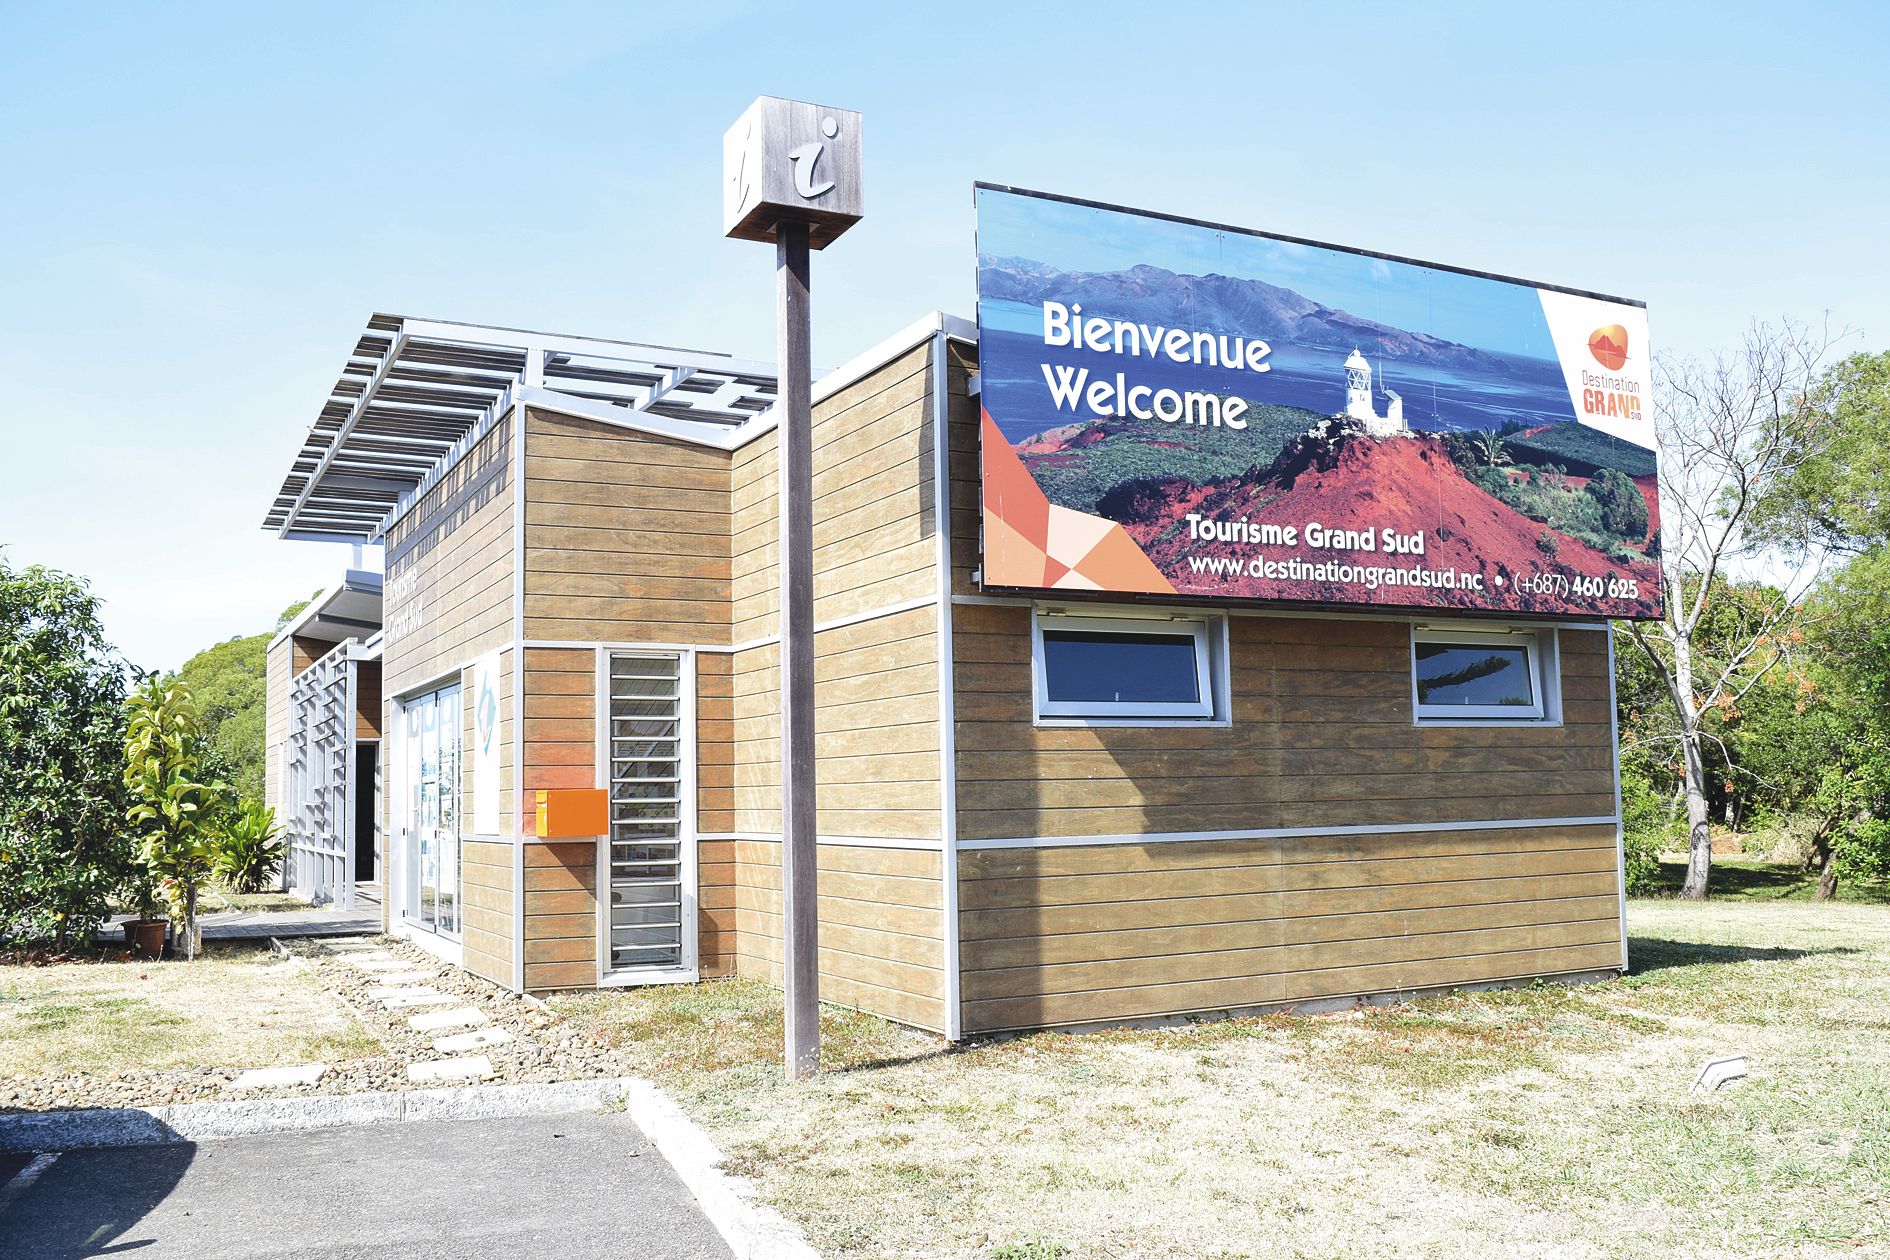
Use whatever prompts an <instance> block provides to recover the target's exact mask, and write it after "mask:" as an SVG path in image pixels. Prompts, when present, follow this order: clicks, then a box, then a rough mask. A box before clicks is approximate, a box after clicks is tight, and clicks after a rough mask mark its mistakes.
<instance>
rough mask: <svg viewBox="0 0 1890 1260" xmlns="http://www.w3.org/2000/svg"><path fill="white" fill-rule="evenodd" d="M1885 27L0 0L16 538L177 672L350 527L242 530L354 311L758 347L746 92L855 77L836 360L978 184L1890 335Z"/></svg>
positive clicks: (812, 92) (1629, 10) (1188, 11)
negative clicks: (291, 539) (733, 195)
mask: <svg viewBox="0 0 1890 1260" xmlns="http://www.w3.org/2000/svg"><path fill="white" fill-rule="evenodd" d="M784 12H785V13H787V14H788V16H786V17H783V16H782V14H783V13H784ZM1886 60H1890V18H1886V17H1885V16H1884V12H1883V11H1882V10H1881V9H1880V8H1878V7H1877V6H1873V5H1863V4H1859V5H1852V6H1838V5H1820V4H1800V5H1794V6H1792V7H1791V8H1789V9H1783V10H1781V9H1779V8H1778V7H1777V6H1776V5H1765V6H1761V5H1757V4H1751V5H1683V4H1663V5H1659V6H1626V5H1595V4H1582V5H1568V6H1555V7H1550V6H1518V5H1513V4H1480V5H1450V4H1437V5H1423V6H1419V5H1391V4H1384V5H1348V6H1327V5H1306V4H1297V5H1292V6H1284V5H1266V6H1262V5H1253V6H1222V5H1188V4H1177V3H1168V4H1162V5H1158V6H1150V5H1146V4H1132V5H1131V4H1124V5H1113V4H1107V3H1092V4H1088V5H1084V6H1082V7H1081V8H1080V9H1077V8H1070V9H1060V8H1051V7H1049V6H1026V5H1018V4H1015V3H1007V4H1003V5H981V4H962V5H954V6H889V5H862V6H850V5H847V4H844V3H829V4H823V5H820V6H815V7H812V8H809V7H807V6H780V5H717V4H697V5H691V6H662V7H656V6H647V7H646V6H625V5H598V6H582V5H568V4H555V3H554V4H533V5H530V6H523V5H520V6H506V5H491V4H464V3H461V4H451V5H426V4H400V5H386V4H376V5H366V4H361V5H346V4H309V5H272V6H254V5H252V6H237V5H225V6H214V5H188V4H184V5H164V6H133V5H113V6H107V5H73V4H50V3H49V4H37V3H20V2H19V0H0V119H3V120H4V122H0V169H4V170H5V171H6V173H7V174H6V178H5V179H4V180H3V181H0V234H3V235H0V239H4V240H5V241H6V247H5V248H4V249H0V295H4V297H5V299H6V300H5V301H4V302H0V390H3V391H4V403H0V544H4V545H6V547H7V553H8V555H9V557H10V559H11V561H12V562H13V563H15V564H23V563H33V562H41V563H47V564H52V565H57V566H59V567H63V568H67V569H71V570H75V571H77V572H80V573H84V574H87V575H89V576H91V577H92V578H93V580H94V581H95V584H96V586H97V589H98V590H99V591H100V593H101V594H103V595H104V596H105V598H106V600H107V624H108V628H109V629H110V631H111V632H112V634H113V635H114V636H115V637H116V639H117V640H118V641H119V642H120V643H121V644H122V645H123V646H124V647H125V649H126V650H127V652H128V653H129V654H130V655H131V656H132V658H133V659H134V660H136V661H137V662H139V663H140V664H142V665H145V666H173V665H176V664H178V663H180V662H181V661H182V660H183V658H184V657H185V656H187V655H188V654H189V653H190V652H191V651H192V650H194V649H195V648H197V647H200V646H203V645H205V644H208V643H210V642H213V641H215V640H217V639H219V638H222V637H226V636H228V635H231V634H236V633H244V632H250V631H254V630H259V629H263V628H266V627H267V626H268V625H269V624H271V623H272V622H273V619H274V616H275V613H276V611H277V610H278V609H279V608H280V607H281V606H282V605H283V604H285V603H287V602H288V601H289V600H290V599H292V598H295V597H297V596H298V595H304V594H306V593H307V592H308V591H309V590H310V589H312V588H313V587H315V586H317V585H319V584H321V582H323V581H324V580H326V579H327V578H328V577H329V576H331V575H332V574H333V572H334V571H335V570H336V569H338V568H339V566H340V565H341V564H342V563H344V562H345V560H346V558H347V553H346V551H345V549H341V548H335V547H331V546H324V545H318V544H306V543H285V542H280V541H276V540H274V539H272V538H270V537H268V536H267V535H265V534H264V533H263V532H262V531H261V530H260V528H259V524H260V521H261V517H262V514H263V511H264V509H265V508H266V506H267V504H268V501H269V499H270V498H271V496H272V494H273V492H274V490H275V487H276V486H277V485H278V484H279V483H280V481H281V478H282V474H283V472H284V471H285V469H286V468H287V465H288V463H289V460H290V458H291V456H292V454H293V453H294V451H295V449H296V447H297V445H298V444H299V443H300V440H301V438H302V435H303V434H304V432H305V431H306V429H307V427H308V424H309V422H310V420H312V419H313V418H314V415H315V412H316V410H317V409H318V408H319V406H320V405H321V402H322V400H323V398H324V397H325V396H326V393H327V391H328V389H329V387H330V386H331V385H332V383H333V381H334V378H335V376H336V374H337V372H338V371H339V369H340V367H341V364H342V361H343V358H344V356H345V355H346V353H347V351H348V349H349V348H350V347H351V346H352V344H353V342H354V339H355V337H356V336H357V335H358V334H359V332H360V329H361V327H362V324H363V322H364V321H365V319H366V318H367V316H368V314H369V313H370V312H372V311H375V310H386V311H395V312H400V313H407V314H416V315H427V316H436V317H441V318H447V319H461V320H469V321H475V322H488V323H496V324H507V325H514V326H523V327H538V328H549V329H554V330H559V331H569V332H582V333H589V334H594V335H600V336H618V337H627V338H632V339H638V340H647V341H658V342H665V343H670V344H679V345H698V346H702V347H705V348H711V349H719V350H725V351H728V352H731V353H734V354H737V355H742V356H746V357H755V358H771V357H772V349H771V347H772V321H773V303H772V293H771V289H770V257H769V254H768V251H767V249H766V248H765V247H763V246H757V245H750V244H743V243H738V242H730V241H724V240H723V239H721V235H720V204H719V197H720V163H721V148H720V141H721V135H722V132H723V131H724V130H725V129H726V128H727V127H728V125H729V124H730V123H731V122H732V121H733V120H734V119H735V117H736V116H737V115H738V114H739V113H740V112H741V110H742V109H743V108H744V107H745V106H746V105H747V103H748V102H749V100H751V99H752V98H753V97H754V96H755V95H756V94H758V93H763V92H766V93H772V94H775V95H781V96H795V97H801V98H803V99H811V100H816V101H821V102H824V103H828V104H833V105H839V106H845V107H848V108H853V109H858V110H861V111H862V112H863V113H864V115H865V126H866V158H867V163H868V167H867V208H868V215H869V217H868V218H867V220H866V221H865V222H864V223H862V224H861V225H860V226H859V227H858V228H856V229H855V230H854V231H853V232H852V233H850V234H849V235H848V236H847V237H846V238H845V239H843V240H842V241H841V242H840V243H839V244H838V245H836V246H835V247H834V248H832V249H831V250H828V251H827V252H826V253H825V254H823V255H821V256H820V257H819V259H818V260H817V262H816V266H815V276H814V310H815V318H816V321H817V327H816V333H815V342H814V346H815V357H816V360H817V361H819V362H825V363H837V362H840V361H843V360H845V359H846V358H848V357H850V356H851V355H852V354H853V353H854V352H856V351H857V350H859V349H861V348H863V347H865V346H866V345H869V344H871V343H872V342H874V341H876V340H878V339H879V338H881V337H883V336H884V335H886V334H887V333H889V332H890V331H892V330H894V329H896V328H898V327H900V326H903V325H904V324H906V323H908V322H910V321H911V320H912V319H914V318H916V317H918V316H919V315H922V314H923V313H925V312H927V311H929V310H932V309H934V308H940V307H942V308H944V309H947V310H950V311H953V312H956V313H959V314H963V315H970V314H971V313H972V285H973V240H972V203H971V184H972V181H973V180H977V179H984V180H990V181H993V182H997V183H1007V184H1016V185H1020V186H1024V187H1030V188H1040V189H1045V190H1049V191H1054V192H1059V193H1066V194H1069V195H1072V196H1080V197H1089V198H1094V199H1097V200H1102V201H1109V202H1115V203H1120V204H1125V205H1140V206H1147V207H1150V208H1153V209H1158V210H1163V211H1167V212H1170V213H1175V214H1183V215H1188V216H1191V217H1196V218H1202V219H1208V220H1213V221H1218V222H1225V223H1236V224H1243V225H1252V226H1255V227H1262V228H1266V229H1268V230H1271V231H1277V232H1280V233H1283V234H1287V235H1292V236H1301V237H1309V238H1312V239H1316V240H1330V241H1337V242H1341V243H1344V244H1348V245H1356V246H1360V247H1365V248H1371V249H1376V250H1382V251H1384V252H1386V253H1392V254H1399V255H1404V256H1407V257H1414V258H1425V259H1435V260H1438V261H1442V262H1448V263H1452V264H1456V265H1461V266H1465V267H1473V268H1476V269H1479V270H1485V271H1492V272H1498V273H1503V274H1509V275H1521V276H1527V277H1530V278H1533V279H1541V280H1545V281H1551V282H1554V283H1560V284H1568V285H1573V286H1576V287H1582V288H1590V289H1594V290H1598V291H1600V292H1606V293H1619V294H1625V295H1628V296H1632V297H1638V298H1641V299H1644V300H1645V301H1646V302H1647V303H1648V306H1649V318H1650V321H1651V327H1652V330H1653V336H1654V339H1655V341H1656V343H1657V344H1658V345H1661V346H1664V347H1666V348H1668V349H1672V350H1681V351H1687V352H1701V351H1706V350H1710V349H1712V348H1713V347H1716V346H1720V345H1725V344H1727V343H1729V342H1730V341H1732V340H1733V339H1734V338H1735V337H1737V336H1738V334H1739V332H1740V330H1741V328H1742V327H1743V325H1744V324H1745V323H1746V321H1747V320H1749V319H1751V318H1755V317H1757V318H1768V319H1773V320H1776V319H1778V318H1780V317H1782V316H1791V317H1796V318H1799V319H1804V320H1810V321H1819V320H1822V319H1824V318H1825V316H1826V313H1827V312H1829V316H1830V319H1831V321H1832V322H1833V323H1834V324H1836V325H1839V326H1848V327H1851V328H1854V329H1857V330H1859V332H1860V336H1859V337H1858V338H1857V339H1855V340H1854V341H1852V342H1851V343H1849V344H1851V345H1853V346H1855V347H1856V348H1859V349H1863V348H1872V349H1882V348H1885V347H1887V346H1890V247H1886V246H1885V244H1884V242H1883V239H1882V229H1883V213H1882V209H1881V208H1882V207H1883V206H1884V205H1886V204H1890V173H1887V172H1886V168H1885V165H1884V164H1883V163H1882V162H1881V161H1879V160H1878V153H1879V151H1880V148H1881V145H1882V137H1881V130H1882V127H1883V125H1884V123H1885V121H1886V120H1887V119H1890V87H1887V86H1886V83H1887V82H1890V76H1885V75H1884V74H1883V73H1882V69H1881V67H1882V66H1883V65H1884V64H1885V63H1886Z"/></svg>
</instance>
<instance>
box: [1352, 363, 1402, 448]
mask: <svg viewBox="0 0 1890 1260" xmlns="http://www.w3.org/2000/svg"><path fill="white" fill-rule="evenodd" d="M1385 397H1386V398H1387V399H1388V400H1389V403H1388V405H1387V406H1386V408H1385V414H1384V415H1382V416H1381V415H1379V414H1378V409H1377V407H1376V406H1375V405H1374V403H1373V400H1372V365H1371V364H1370V363H1369V362H1368V361H1367V360H1366V358H1365V356H1364V355H1362V354H1360V353H1359V351H1358V347H1357V346H1354V347H1352V357H1351V358H1349V359H1347V360H1346V361H1345V417H1346V419H1348V420H1356V421H1357V422H1358V423H1359V424H1360V425H1362V426H1364V429H1365V434H1366V436H1367V437H1375V438H1380V437H1396V436H1397V435H1399V434H1401V433H1409V432H1410V431H1411V430H1410V428H1409V426H1407V425H1406V424H1405V422H1404V399H1402V398H1400V397H1398V395H1397V394H1396V393H1394V392H1392V391H1391V390H1389V389H1388V390H1386V391H1385Z"/></svg>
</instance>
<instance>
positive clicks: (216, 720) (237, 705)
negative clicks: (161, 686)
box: [177, 591, 320, 801]
mask: <svg viewBox="0 0 1890 1260" xmlns="http://www.w3.org/2000/svg"><path fill="white" fill-rule="evenodd" d="M316 594H318V595H319V594H320V592H319V591H318V592H316ZM313 598H314V596H311V597H310V599H313ZM310 599H303V600H297V601H296V602H295V603H293V604H290V605H289V606H288V607H287V608H285V609H283V610H282V615H281V616H279V617H277V618H276V627H275V630H274V631H272V632H270V633H265V634H252V635H245V636H238V637H235V638H229V639H225V640H224V641H223V642H221V643H218V644H215V645H213V646H211V647H207V648H205V649H204V650H203V651H201V652H199V653H197V654H196V655H195V656H193V657H191V658H190V659H189V660H188V661H185V662H184V667H183V668H182V669H180V670H179V671H177V678H178V681H179V682H181V683H183V684H184V686H185V687H186V688H188V689H189V691H190V694H191V696H192V698H193V699H194V700H195V701H196V704H197V709H198V712H199V714H200V715H201V717H202V721H203V727H204V734H205V736H206V737H207V738H208V740H209V743H210V748H211V750H212V754H213V756H212V760H213V761H214V763H215V770H216V773H217V775H218V776H219V777H221V778H224V779H226V780H228V781H229V783H230V785H231V786H232V787H234V788H236V789H237V791H239V792H241V793H242V794H243V795H244V796H246V797H249V798H250V799H252V800H258V801H259V800H261V799H262V796H263V775H264V766H265V757H264V743H265V739H264V729H265V722H266V720H267V715H266V708H267V702H268V678H267V674H268V656H269V640H270V639H272V638H274V637H275V635H276V634H278V633H280V632H281V631H282V629H283V627H284V626H287V625H288V624H289V622H291V621H292V620H294V619H295V615H296V614H297V613H299V612H301V611H302V610H303V609H304V608H306V607H308V605H309V602H310Z"/></svg>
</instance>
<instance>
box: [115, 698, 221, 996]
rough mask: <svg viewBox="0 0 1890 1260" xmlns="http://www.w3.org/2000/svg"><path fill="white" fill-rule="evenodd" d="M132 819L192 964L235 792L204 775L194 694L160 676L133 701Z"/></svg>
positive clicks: (129, 753)
mask: <svg viewBox="0 0 1890 1260" xmlns="http://www.w3.org/2000/svg"><path fill="white" fill-rule="evenodd" d="M125 707H126V709H127V710H128V712H129V715H130V721H129V722H128V723H127V734H126V737H125V795H126V797H127V799H128V800H129V801H130V802H131V808H130V809H129V810H127V811H126V813H125V819H126V821H127V822H129V823H130V824H131V826H132V828H133V831H134V834H135V835H136V837H137V840H138V858H139V861H140V864H141V865H142V866H143V867H144V869H145V870H147V871H149V872H150V873H151V876H152V878H153V879H154V880H155V881H156V887H155V888H154V890H153V891H155V892H156V893H157V894H158V895H159V896H161V897H163V898H164V900H165V902H166V904H168V905H169V906H170V910H171V917H172V918H174V919H175V920H176V921H177V924H178V928H179V933H180V937H181V940H180V945H181V948H182V950H183V955H184V959H185V961H187V962H188V961H194V960H195V959H196V957H197V950H198V947H199V946H200V945H201V943H202V935H201V933H200V932H199V930H198V927H197V891H198V889H200V888H201V887H202V886H203V884H204V883H205V882H206V881H207V880H208V879H209V878H210V877H211V875H212V874H213V873H215V869H216V859H217V846H216V840H217V836H216V832H215V821H216V813H217V811H218V809H219V807H220V806H221V805H222V803H223V801H224V799H225V798H226V797H227V794H228V789H227V788H226V787H225V786H224V785H223V784H221V783H206V782H204V781H203V780H202V772H203V769H204V765H203V747H204V738H203V729H202V726H201V724H200V721H199V718H198V715H197V706H196V705H195V704H193V703H192V702H191V699H190V692H189V690H188V689H187V688H185V687H184V686H183V684H181V683H179V682H177V681H176V680H175V679H171V680H168V681H166V680H163V679H159V678H158V677H157V676H156V675H153V676H151V677H149V678H147V679H146V680H145V681H144V684H143V685H142V686H140V687H139V688H138V689H137V690H136V691H135V692H133V693H132V694H131V696H130V697H128V698H127V699H126V701H125Z"/></svg>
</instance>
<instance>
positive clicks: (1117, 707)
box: [1030, 608, 1227, 726]
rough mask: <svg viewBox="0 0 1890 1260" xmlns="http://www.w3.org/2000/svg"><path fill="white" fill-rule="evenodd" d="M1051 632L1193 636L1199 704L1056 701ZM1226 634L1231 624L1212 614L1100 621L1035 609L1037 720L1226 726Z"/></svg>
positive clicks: (1120, 616)
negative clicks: (1049, 662)
mask: <svg viewBox="0 0 1890 1260" xmlns="http://www.w3.org/2000/svg"><path fill="white" fill-rule="evenodd" d="M1045 630H1050V631H1053V632H1054V631H1057V630H1071V631H1080V632H1082V633H1089V634H1119V635H1123V636H1127V637H1132V636H1137V635H1140V636H1144V637H1148V636H1153V635H1163V636H1169V637H1172V636H1174V635H1177V634H1187V635H1190V636H1192V637H1193V639H1194V668H1195V680H1196V682H1197V684H1198V690H1197V696H1198V698H1197V699H1196V700H1193V701H1190V702H1187V703H1176V702H1170V701H1124V702H1119V703H1118V702H1109V701H1075V700H1052V699H1051V698H1050V691H1049V685H1050V679H1049V670H1048V668H1047V666H1046V662H1045V659H1044V631H1045ZM1226 632H1227V620H1226V618H1225V617H1224V616H1219V615H1216V614H1208V613H1188V614H1169V613H1147V614H1135V613H1127V612H1124V611H1120V610H1115V611H1111V612H1109V613H1107V614H1104V615H1094V614H1089V613H1080V612H1066V611H1064V610H1061V609H1043V608H1033V609H1032V610H1031V618H1030V673H1031V710H1032V718H1033V720H1034V722H1035V724H1036V725H1038V726H1225V725H1227V701H1226V696H1225V691H1226V687H1225V683H1226V675H1227V670H1226V668H1225V661H1226V659H1227V648H1226Z"/></svg>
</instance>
